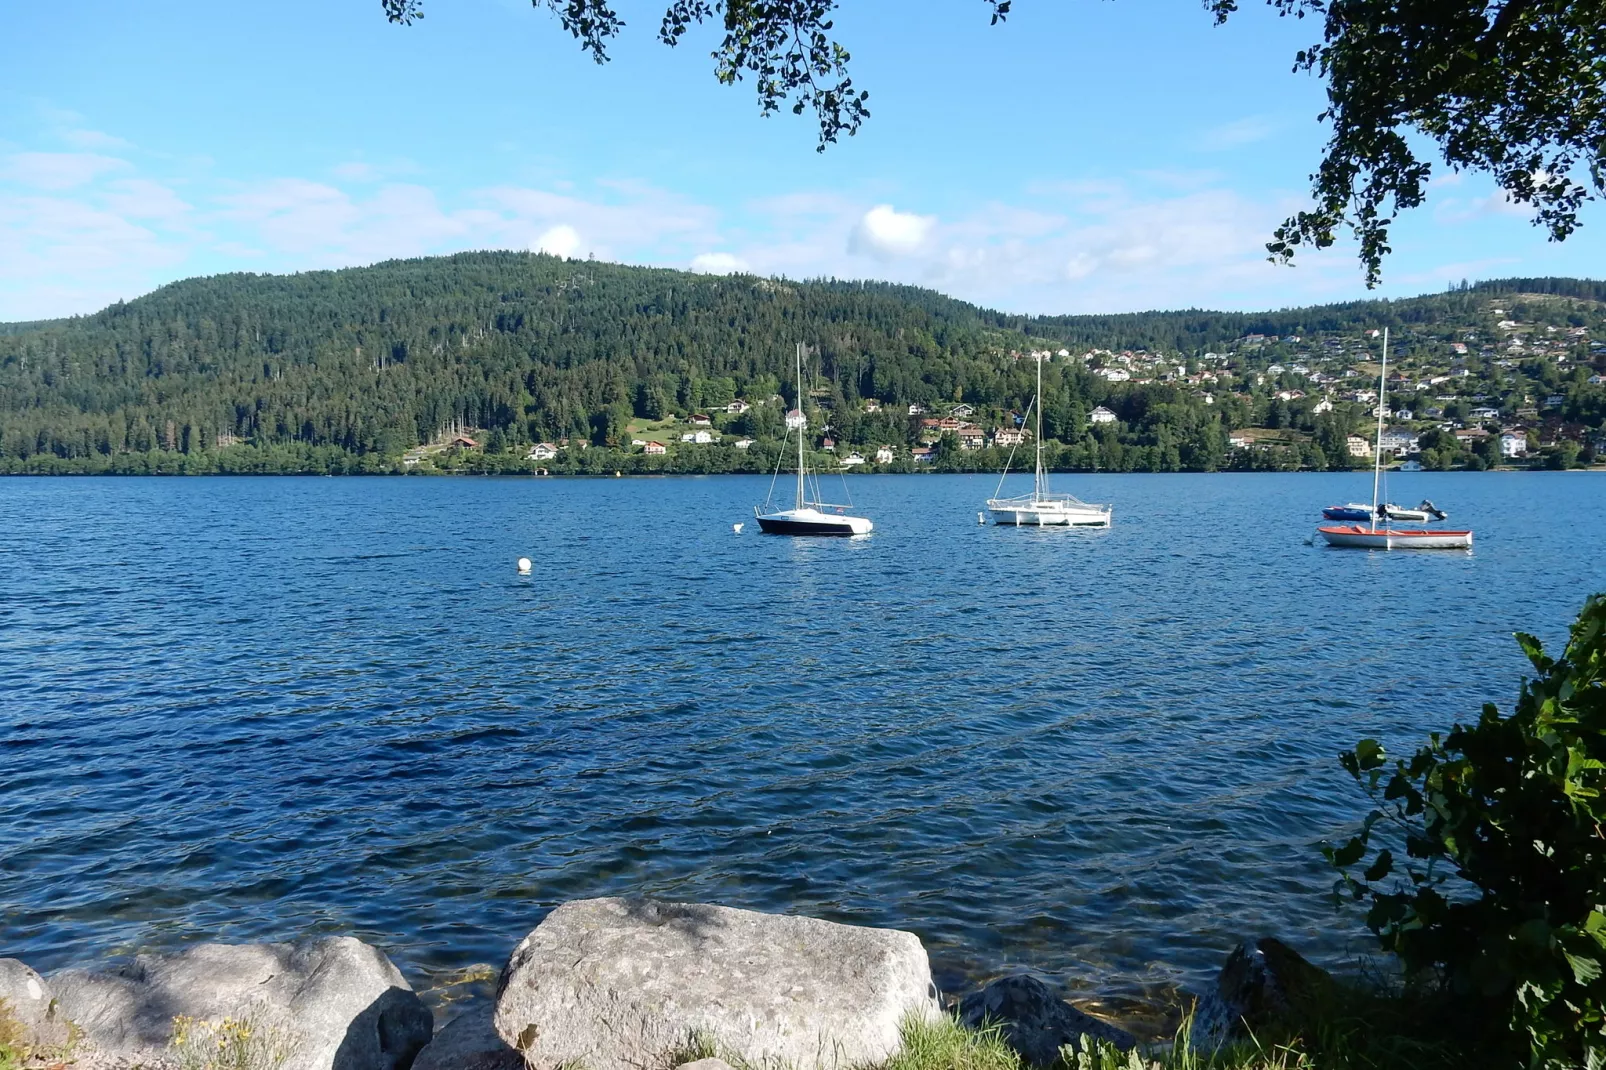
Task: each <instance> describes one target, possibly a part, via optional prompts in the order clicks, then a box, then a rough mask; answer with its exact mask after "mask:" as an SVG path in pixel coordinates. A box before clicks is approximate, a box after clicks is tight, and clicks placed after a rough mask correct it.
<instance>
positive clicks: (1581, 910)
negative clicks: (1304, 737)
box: [1325, 595, 1606, 1070]
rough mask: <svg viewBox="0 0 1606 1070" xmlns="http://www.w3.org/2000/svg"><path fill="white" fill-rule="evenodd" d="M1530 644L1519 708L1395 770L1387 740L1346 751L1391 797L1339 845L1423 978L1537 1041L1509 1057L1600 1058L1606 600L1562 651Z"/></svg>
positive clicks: (1605, 926) (1374, 920)
mask: <svg viewBox="0 0 1606 1070" xmlns="http://www.w3.org/2000/svg"><path fill="white" fill-rule="evenodd" d="M1517 641H1518V643H1519V644H1520V645H1521V647H1522V649H1523V652H1524V653H1525V654H1527V656H1528V658H1529V660H1530V661H1531V662H1532V663H1533V666H1534V669H1535V671H1536V672H1537V674H1538V675H1537V676H1536V677H1535V678H1534V679H1532V680H1528V681H1525V682H1524V683H1523V686H1522V691H1521V694H1520V696H1519V698H1518V700H1517V705H1516V708H1515V709H1514V710H1513V712H1512V714H1511V715H1510V716H1509V717H1502V716H1501V715H1500V713H1499V711H1498V710H1497V709H1496V708H1495V707H1494V706H1493V705H1492V704H1490V705H1486V706H1485V707H1484V708H1483V714H1482V716H1481V717H1480V718H1479V720H1478V722H1477V723H1476V724H1474V725H1470V726H1463V725H1459V724H1458V725H1456V726H1455V727H1454V728H1453V729H1452V730H1451V732H1450V733H1449V734H1448V735H1447V736H1445V737H1444V738H1443V739H1440V737H1439V736H1438V735H1436V734H1435V735H1434V736H1433V737H1432V738H1431V740H1430V742H1429V743H1428V745H1427V746H1425V747H1423V748H1421V749H1420V750H1418V751H1417V752H1416V754H1415V755H1413V756H1412V757H1411V758H1410V759H1409V760H1396V761H1395V762H1394V763H1393V768H1392V770H1390V769H1389V768H1388V762H1387V758H1386V756H1385V754H1384V750H1383V747H1382V746H1381V745H1380V744H1379V743H1378V742H1377V741H1375V740H1363V741H1361V743H1360V744H1359V745H1358V746H1357V747H1356V748H1355V749H1354V751H1352V752H1349V753H1346V754H1344V755H1343V756H1342V761H1343V764H1344V767H1345V768H1346V769H1348V770H1349V772H1350V773H1351V775H1353V776H1354V777H1355V778H1356V779H1357V780H1358V781H1360V782H1361V783H1362V784H1363V785H1364V786H1365V787H1366V789H1367V791H1368V792H1369V793H1370V794H1371V795H1372V796H1373V798H1375V799H1380V805H1379V806H1378V808H1377V809H1374V810H1373V811H1372V812H1371V813H1370V814H1368V815H1367V818H1366V820H1365V823H1364V824H1363V826H1362V828H1361V831H1360V832H1359V833H1358V834H1357V835H1356V836H1355V837H1353V838H1352V839H1350V840H1349V841H1348V842H1347V843H1345V844H1344V845H1343V846H1338V847H1334V846H1331V845H1329V846H1328V847H1327V848H1325V850H1326V853H1327V856H1328V858H1329V860H1330V861H1331V862H1332V864H1333V865H1334V866H1336V867H1338V868H1339V870H1340V871H1341V872H1342V874H1343V876H1342V878H1341V880H1340V881H1339V885H1338V887H1339V888H1340V889H1342V890H1344V891H1345V892H1347V893H1348V894H1349V895H1351V896H1353V897H1354V898H1355V899H1357V900H1361V901H1364V902H1367V903H1368V904H1369V910H1368V913H1367V924H1368V925H1369V926H1370V927H1371V928H1372V929H1373V931H1374V932H1376V933H1377V935H1378V937H1379V939H1380V941H1381V943H1382V946H1383V949H1384V950H1385V951H1389V952H1393V953H1395V954H1396V955H1398V956H1399V959H1400V961H1401V963H1402V964H1403V965H1404V967H1405V970H1406V974H1407V976H1408V977H1411V978H1423V977H1431V978H1435V979H1437V980H1438V981H1439V982H1441V983H1442V984H1443V985H1444V986H1445V988H1446V991H1447V992H1448V993H1449V994H1451V995H1453V996H1454V997H1455V998H1456V999H1457V1000H1460V1001H1465V1003H1466V1004H1467V1005H1468V1006H1469V1007H1470V1008H1471V1009H1472V1011H1473V1014H1472V1019H1471V1020H1473V1021H1477V1020H1479V1019H1480V1018H1481V1019H1483V1020H1493V1021H1497V1022H1500V1023H1501V1024H1503V1025H1505V1026H1506V1027H1507V1028H1508V1035H1509V1037H1510V1038H1511V1042H1512V1043H1513V1044H1515V1045H1517V1046H1518V1047H1520V1048H1521V1049H1522V1051H1521V1052H1520V1053H1517V1052H1513V1053H1511V1056H1510V1059H1509V1063H1508V1065H1516V1064H1518V1063H1526V1064H1527V1065H1530V1066H1535V1067H1547V1068H1551V1067H1553V1068H1558V1070H1559V1068H1561V1067H1575V1066H1585V1065H1587V1066H1591V1067H1594V1066H1598V1065H1601V1064H1602V1061H1603V1060H1606V1032H1603V1027H1606V979H1603V976H1602V975H1603V963H1606V842H1603V836H1602V832H1601V828H1602V824H1601V823H1602V821H1603V820H1606V798H1603V796H1602V791H1603V789H1606V597H1603V596H1601V595H1596V596H1593V597H1591V598H1590V599H1589V600H1588V601H1587V602H1586V603H1585V605H1584V608H1583V611H1582V612H1581V613H1580V615H1579V617H1578V620H1577V621H1576V622H1575V623H1574V624H1573V626H1572V629H1571V636H1570V640H1569V642H1568V644H1567V648H1566V651H1565V653H1564V654H1563V655H1562V657H1561V658H1560V659H1559V660H1557V659H1553V658H1551V657H1549V656H1547V655H1546V654H1545V652H1544V650H1543V649H1542V648H1541V646H1540V643H1539V641H1538V640H1537V639H1535V638H1534V637H1533V636H1531V635H1519V636H1518V637H1517ZM1401 840H1403V848H1404V853H1405V857H1404V860H1403V862H1402V864H1401V872H1397V871H1396V865H1397V862H1396V856H1395V851H1394V848H1395V847H1398V846H1399V845H1400V843H1399V841H1401ZM1391 845H1392V846H1391ZM1363 864H1364V865H1363ZM1357 871H1358V874H1357ZM1391 877H1392V878H1394V879H1393V880H1392V881H1391V880H1390V878H1391Z"/></svg>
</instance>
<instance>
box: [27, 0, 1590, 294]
mask: <svg viewBox="0 0 1606 1070" xmlns="http://www.w3.org/2000/svg"><path fill="white" fill-rule="evenodd" d="M664 4H665V0H618V2H617V4H616V7H617V8H618V10H619V11H620V12H621V14H623V15H624V16H625V18H626V19H627V21H628V22H629V26H628V27H627V30H626V34H625V37H624V39H623V40H621V41H620V42H619V43H618V44H617V45H616V46H615V48H614V60H613V62H612V63H610V64H608V65H606V66H601V67H599V66H597V65H595V64H593V63H592V62H591V61H590V60H589V59H587V58H586V57H585V56H584V55H583V54H581V52H580V51H579V49H578V47H577V46H576V45H575V43H574V42H573V41H572V40H571V39H570V38H569V37H568V36H567V35H566V34H564V33H563V32H562V30H561V29H560V28H559V27H558V25H557V23H556V21H555V20H554V19H553V17H552V16H551V15H549V14H547V13H546V12H544V11H541V10H533V9H532V8H531V6H530V4H529V3H528V2H526V0H426V11H427V18H426V19H425V20H424V21H423V22H421V23H419V24H417V25H415V26H412V27H408V28H402V27H396V26H392V25H390V24H388V23H387V22H386V21H385V20H384V18H383V16H382V14H381V12H380V7H379V3H378V0H282V2H277V3H274V4H271V5H266V4H244V3H218V2H217V0H144V2H142V3H140V4H130V3H127V2H126V0H116V2H112V0H78V2H74V3H70V4H69V3H51V4H39V3H31V2H28V0H0V320H18V319H34V318H41V317H47V316H58V315H67V314H74V313H86V312H91V311H94V310H95V309H98V308H100V307H102V306H104V305H105V304H107V303H108V302H110V301H113V300H116V299H118V298H129V297H134V296H137V295H139V294H141V293H144V292H147V291H149V290H151V289H152V288H154V287H156V286H159V285H161V284H163V283H165V282H170V281H172V280H174V279H179V278H184V277H187V276H191V275H199V274H213V273H217V272H223V271H271V272H282V271H296V270H304V269H310V268H324V267H338V266H346V265H353V264H364V263H371V262H374V261H376V260H382V259H387V258H390V257H400V256H419V255H426V254H433V253H444V252H453V251H457V250H462V249H477V248H509V249H531V248H545V249H547V250H549V251H554V252H559V253H563V254H565V255H574V256H587V255H595V256H596V257H598V258H599V259H609V260H621V261H625V262H628V263H641V264H653V265H662V266H669V267H682V268H696V269H699V270H712V271H725V270H732V269H740V270H748V271H754V272H757V273H760V274H781V275H788V276H793V277H810V276H816V275H836V276H839V277H853V278H865V277H868V278H887V279H895V280H898V281H904V282H910V283H916V284H919V285H925V286H930V287H933V288H935V289H938V290H941V291H943V292H946V293H950V294H953V295H955V296H958V297H962V298H965V299H968V300H973V301H977V302H980V303H982V304H986V305H989V306H992V307H996V308H1002V309H1007V310H1011V311H1023V312H1042V313H1055V312H1103V311H1126V310H1133V309H1143V308H1176V307H1185V306H1202V307H1218V308H1240V309H1256V308H1270V307H1278V306H1284V305H1293V304H1306V303H1312V302H1322V301H1333V300H1344V299H1349V298H1353V297H1358V296H1363V295H1364V294H1365V288H1364V286H1363V283H1362V277H1361V272H1360V269H1359V267H1358V265H1357V264H1356V262H1355V260H1354V257H1353V249H1352V248H1351V247H1348V246H1341V247H1339V248H1336V249H1334V250H1330V251H1328V252H1326V253H1322V254H1316V255H1309V256H1306V257H1305V258H1303V259H1302V261H1301V262H1300V263H1299V265H1298V266H1297V267H1295V268H1292V269H1289V268H1283V267H1277V266H1274V265H1270V264H1267V263H1266V262H1265V260H1264V252H1263V245H1264V242H1265V241H1266V239H1267V237H1268V236H1269V235H1270V232H1271V230H1272V229H1273V228H1274V227H1275V226H1276V224H1277V223H1278V222H1279V221H1280V220H1281V219H1282V218H1283V217H1284V216H1286V215H1287V214H1288V213H1289V212H1290V211H1292V210H1295V209H1297V208H1298V207H1300V206H1301V205H1302V204H1303V203H1304V201H1303V199H1304V196H1305V192H1306V189H1307V177H1306V176H1307V175H1308V174H1309V172H1310V171H1311V170H1312V169H1313V168H1314V166H1315V164H1316V162H1317V160H1318V158H1319V152H1320V149H1321V145H1322V143H1323V140H1324V133H1323V130H1322V128H1321V127H1320V126H1319V125H1318V124H1317V122H1316V120H1315V116H1316V115H1317V113H1318V112H1319V111H1320V110H1321V106H1322V93H1321V87H1320V85H1319V83H1317V82H1316V81H1315V80H1314V79H1313V78H1311V77H1309V76H1306V75H1296V74H1293V73H1291V71H1290V68H1291V66H1292V56H1293V53H1294V52H1295V51H1296V50H1297V48H1298V47H1299V46H1300V45H1302V44H1306V43H1309V42H1308V38H1309V37H1310V36H1311V35H1312V34H1314V33H1316V32H1317V27H1316V26H1314V25H1313V24H1311V23H1310V22H1308V21H1307V22H1304V23H1298V22H1294V21H1292V20H1280V19H1278V18H1276V17H1275V15H1274V14H1273V13H1272V12H1271V11H1269V10H1267V9H1263V8H1259V7H1255V6H1252V5H1249V6H1246V10H1244V11H1242V12H1241V13H1240V14H1239V15H1238V16H1235V17H1234V19H1233V20H1232V21H1231V22H1229V23H1228V24H1227V25H1226V26H1223V27H1217V26H1214V25H1213V24H1212V21H1211V19H1210V17H1209V15H1208V14H1207V13H1206V12H1205V11H1204V10H1203V9H1202V7H1201V5H1200V4H1199V3H1197V0H1102V2H1101V0H1016V3H1015V11H1014V13H1013V14H1012V15H1011V17H1010V19H1009V21H1008V22H1007V23H1006V24H1004V25H1001V26H994V27H990V26H989V25H988V19H987V8H986V6H985V5H984V4H983V3H982V2H981V0H845V8H844V10H843V11H842V12H841V14H840V16H839V17H838V19H837V37H838V38H839V39H840V40H842V41H843V42H844V43H845V44H846V45H847V46H848V47H849V48H850V49H851V50H852V52H853V54H854V60H853V72H854V78H855V81H856V83H857V84H858V85H860V86H861V87H863V88H866V89H868V90H870V93H871V97H870V107H871V111H872V118H871V119H870V121H869V122H868V123H867V124H866V125H865V127H864V129H863V130H862V131H861V132H860V134H859V135H858V136H857V137H855V138H852V139H848V140H845V141H844V142H842V143H841V144H839V145H837V146H836V147H834V148H832V149H830V150H829V151H827V152H826V153H824V154H819V153H816V152H815V151H814V127H813V124H812V122H811V121H810V120H809V119H808V118H796V117H793V116H791V115H790V114H783V115H780V116H777V117H774V118H770V119H761V118H760V117H759V115H758V113H757V106H756V103H755V100H754V97H753V94H752V90H751V88H750V87H749V86H747V85H745V84H744V85H740V86H737V87H735V88H726V87H722V86H720V85H718V84H717V83H716V82H715V80H714V78H713V73H712V61H711V60H710V59H709V58H708V52H709V50H710V49H711V48H712V47H713V46H714V44H715V43H716V40H717V37H716V34H715V30H714V29H713V28H708V29H706V30H704V31H703V32H702V33H701V34H700V35H698V34H695V33H694V34H693V35H692V37H691V38H690V39H689V40H688V42H687V43H686V44H685V45H683V46H682V47H680V48H678V49H674V50H671V49H668V48H665V47H664V46H662V45H660V44H658V43H657V42H656V40H655V39H654V31H655V29H656V26H657V18H658V16H659V15H660V14H661V12H662V10H663V7H664ZM1585 223H1586V225H1585V227H1584V229H1583V230H1582V231H1580V232H1579V233H1578V234H1576V235H1575V236H1574V237H1573V238H1572V239H1570V240H1569V241H1567V242H1566V243H1565V244H1562V245H1554V244H1551V243H1549V242H1547V241H1546V239H1545V236H1544V234H1543V233H1542V232H1540V231H1538V230H1535V229H1534V228H1532V227H1531V226H1530V225H1529V224H1528V222H1527V217H1526V215H1525V213H1523V212H1522V211H1521V210H1520V209H1518V208H1516V207H1515V206H1512V205H1509V204H1506V203H1504V202H1503V201H1502V199H1501V198H1500V197H1499V196H1498V195H1497V194H1496V191H1495V189H1494V187H1493V185H1492V184H1491V183H1489V182H1488V181H1487V180H1485V179H1482V178H1478V177H1474V176H1456V175H1449V174H1441V175H1439V177H1438V178H1436V181H1435V184H1434V187H1433V190H1432V195H1431V197H1430V200H1429V203H1428V204H1427V205H1426V206H1425V207H1424V208H1422V209H1418V210H1417V211H1415V212H1414V213H1412V214H1411V215H1410V216H1408V217H1407V219H1406V220H1405V221H1404V222H1402V223H1401V224H1399V225H1398V226H1397V227H1396V230H1395V240H1394V246H1395V250H1396V252H1395V255H1394V256H1393V257H1392V258H1390V260H1389V261H1388V262H1387V264H1386V265H1385V280H1384V281H1385V285H1384V287H1383V288H1382V290H1381V291H1380V292H1381V293H1383V294H1385V295H1405V294H1414V293H1420V292H1423V291H1428V290H1437V289H1440V288H1442V287H1443V285H1444V283H1445V282H1446V281H1448V280H1452V279H1460V278H1462V277H1472V278H1480V277H1482V278H1487V277H1494V276H1500V275H1543V274H1569V275H1600V274H1602V265H1603V264H1606V212H1602V211H1601V210H1600V209H1599V207H1598V206H1591V208H1590V209H1588V210H1586V213H1585Z"/></svg>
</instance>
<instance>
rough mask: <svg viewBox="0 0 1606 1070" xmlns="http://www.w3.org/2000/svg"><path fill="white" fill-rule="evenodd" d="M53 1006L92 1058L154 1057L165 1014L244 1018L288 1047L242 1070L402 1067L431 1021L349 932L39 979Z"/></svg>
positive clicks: (399, 980) (194, 951)
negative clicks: (273, 1061) (46, 983)
mask: <svg viewBox="0 0 1606 1070" xmlns="http://www.w3.org/2000/svg"><path fill="white" fill-rule="evenodd" d="M50 983H51V986H52V987H53V988H54V989H55V991H56V996H57V999H58V1000H59V1001H60V1004H61V1009H62V1010H63V1012H65V1014H66V1015H67V1017H69V1018H71V1019H72V1020H73V1021H74V1022H76V1023H77V1024H78V1026H79V1027H80V1028H82V1029H83V1031H84V1033H85V1035H86V1036H87V1038H88V1040H89V1041H90V1043H91V1044H92V1045H93V1046H94V1047H95V1048H96V1049H97V1050H98V1051H99V1052H100V1053H102V1054H103V1055H106V1056H110V1057H112V1058H114V1059H116V1058H127V1059H134V1060H138V1061H152V1062H159V1061H162V1060H163V1059H164V1057H165V1056H167V1055H168V1054H169V1049H168V1043H169V1040H170V1039H171V1038H172V1035H173V1019H174V1017H175V1016H177V1015H184V1016H186V1017H189V1018H194V1019H197V1020H200V1021H207V1022H219V1021H221V1020H222V1019H224V1018H226V1017H232V1018H235V1019H240V1018H244V1017H250V1018H251V1019H252V1021H253V1023H254V1024H255V1025H256V1027H257V1029H256V1032H257V1036H258V1040H259V1042H265V1041H268V1040H270V1039H272V1038H275V1037H277V1038H278V1039H279V1040H281V1041H282V1042H284V1043H285V1044H288V1045H290V1046H291V1050H290V1051H289V1053H288V1055H287V1056H286V1057H285V1058H284V1060H283V1061H282V1062H281V1063H279V1064H278V1066H277V1067H271V1066H270V1067H253V1068H251V1070H408V1068H409V1067H410V1066H411V1064H412V1061H413V1057H414V1056H415V1055H416V1054H417V1053H418V1051H419V1049H420V1048H422V1047H423V1046H424V1045H425V1044H426V1043H428V1041H429V1038H430V1033H431V1031H432V1028H433V1021H432V1020H431V1018H430V1013H429V1010H428V1008H426V1007H425V1006H424V1004H423V1002H422V1001H421V1000H420V999H419V998H418V997H417V996H416V995H414V994H413V990H412V988H411V987H410V986H409V985H408V984H407V981H406V979H404V978H403V977H402V975H401V972H400V971H399V970H397V969H396V967H395V965H393V964H392V963H391V961H390V959H388V958H386V957H385V954H384V953H383V952H382V951H380V950H378V949H377V948H374V947H370V946H369V945H367V944H365V943H363V942H362V941H360V940H356V939H353V938H352V937H349V936H347V937H322V938H318V939H313V940H303V941H300V942H298V943H295V944H245V945H241V946H232V945H228V944H197V945H195V946H194V947H190V948H188V949H186V950H184V951H180V952H177V953H173V954H161V955H140V956H137V957H136V958H135V959H134V960H133V961H132V962H130V963H128V964H127V965H125V966H122V967H120V968H117V969H109V970H97V969H85V968H79V969H69V970H62V971H59V972H57V973H54V974H52V975H51V977H50Z"/></svg>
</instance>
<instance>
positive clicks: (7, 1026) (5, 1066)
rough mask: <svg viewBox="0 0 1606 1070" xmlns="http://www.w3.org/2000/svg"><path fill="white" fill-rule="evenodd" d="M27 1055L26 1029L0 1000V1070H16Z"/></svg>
mask: <svg viewBox="0 0 1606 1070" xmlns="http://www.w3.org/2000/svg"><path fill="white" fill-rule="evenodd" d="M29 1054H31V1053H30V1052H29V1050H28V1030H27V1027H25V1026H24V1025H23V1024H22V1023H21V1022H20V1021H18V1020H17V1016H16V1015H15V1014H13V1013H12V1012H11V1006H10V1004H9V1003H8V1002H7V1001H6V1000H4V999H0V1070H17V1068H18V1067H20V1066H21V1065H22V1063H23V1060H25V1059H27V1058H28V1056H29Z"/></svg>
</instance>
